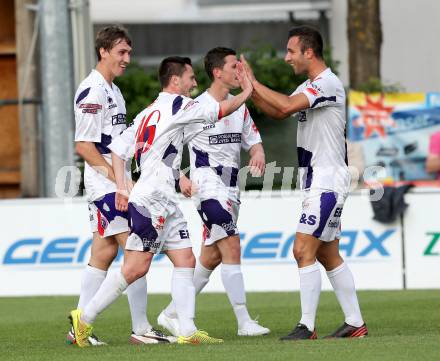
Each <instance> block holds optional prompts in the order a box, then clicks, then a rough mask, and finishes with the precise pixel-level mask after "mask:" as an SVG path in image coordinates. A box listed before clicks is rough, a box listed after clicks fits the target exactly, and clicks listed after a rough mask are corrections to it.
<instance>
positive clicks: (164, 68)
mask: <svg viewBox="0 0 440 361" xmlns="http://www.w3.org/2000/svg"><path fill="white" fill-rule="evenodd" d="M185 65H189V66H192V63H191V59H190V58H187V57H182V56H169V57H168V58H165V59H163V60H162V61H161V63H160V66H159V82H160V85H161V86H162V89H163V88H166V87H167V86H168V84H169V83H170V80H171V77H172V76H173V75H177V76H182V74H183V73H184V71H185V69H186V68H185Z"/></svg>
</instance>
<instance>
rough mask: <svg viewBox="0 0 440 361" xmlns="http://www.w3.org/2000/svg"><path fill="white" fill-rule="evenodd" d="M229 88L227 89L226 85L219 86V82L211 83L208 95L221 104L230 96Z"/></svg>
mask: <svg viewBox="0 0 440 361" xmlns="http://www.w3.org/2000/svg"><path fill="white" fill-rule="evenodd" d="M229 90H230V89H228V88H226V87H225V86H224V85H222V84H219V83H217V82H215V81H214V82H213V83H211V85H210V87H209V88H208V93H209V94H210V95H211V96H212V97H213V98H214V99H215V100H217V101H218V102H221V101H223V100H225V99H227V98H228V94H229Z"/></svg>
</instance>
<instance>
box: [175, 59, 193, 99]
mask: <svg viewBox="0 0 440 361" xmlns="http://www.w3.org/2000/svg"><path fill="white" fill-rule="evenodd" d="M196 86H197V81H196V76H195V74H194V70H193V68H192V66H191V65H188V64H185V71H184V72H183V74H182V76H180V77H179V90H180V94H182V95H185V96H187V97H189V96H190V95H191V92H192V91H193V90H194V88H195V87H196Z"/></svg>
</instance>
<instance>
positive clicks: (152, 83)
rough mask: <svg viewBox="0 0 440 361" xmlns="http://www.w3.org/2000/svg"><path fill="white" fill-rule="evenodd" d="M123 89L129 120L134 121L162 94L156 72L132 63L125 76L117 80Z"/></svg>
mask: <svg viewBox="0 0 440 361" xmlns="http://www.w3.org/2000/svg"><path fill="white" fill-rule="evenodd" d="M115 84H116V85H117V86H118V87H119V88H120V89H121V92H122V94H123V95H124V99H125V102H126V107H127V120H128V122H131V121H133V119H134V118H135V116H136V114H138V113H139V112H140V111H141V110H142V109H144V108H146V107H147V106H148V105H150V104H151V103H152V102H153V101H154V99H156V97H157V95H158V94H159V92H160V84H159V80H158V78H157V73H156V71H152V70H150V71H145V70H144V69H143V68H142V67H141V66H140V65H139V64H137V63H132V64H130V65H129V66H128V68H127V71H126V72H125V74H124V75H123V76H121V77H119V78H116V79H115Z"/></svg>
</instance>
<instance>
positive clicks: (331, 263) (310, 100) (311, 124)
mask: <svg viewBox="0 0 440 361" xmlns="http://www.w3.org/2000/svg"><path fill="white" fill-rule="evenodd" d="M242 61H243V63H244V67H245V69H246V73H247V75H248V76H249V78H250V79H251V81H252V85H253V88H254V92H253V95H252V100H253V101H254V103H255V104H256V105H257V106H258V107H259V108H260V109H262V110H263V111H264V112H265V113H266V114H268V115H269V116H270V117H272V118H275V119H284V118H287V117H289V116H290V115H292V114H294V113H298V122H299V123H298V134H297V146H298V149H297V151H298V163H299V167H300V168H299V178H300V188H301V190H302V191H303V196H304V199H303V203H302V212H301V216H300V219H299V223H298V227H297V232H296V239H295V244H294V248H293V254H294V257H295V260H296V262H297V264H298V270H299V278H300V298H301V311H302V316H301V320H300V321H299V323H298V324H297V325H296V327H295V328H294V329H293V330H292V331H291V332H290V333H289V334H288V335H286V336H284V337H282V338H281V340H301V339H315V338H316V331H315V316H316V309H317V307H318V301H319V295H320V292H321V272H320V269H319V264H318V262H319V263H321V264H322V265H323V266H324V268H325V269H326V271H327V276H328V278H329V280H330V283H331V284H332V286H333V289H334V291H335V293H336V296H337V299H338V301H339V304H340V306H341V308H342V311H343V312H344V315H345V322H344V324H343V325H342V326H341V327H339V328H338V329H337V330H336V331H335V332H334V333H333V334H331V335H330V336H329V337H363V336H366V335H367V334H368V330H367V327H366V325H365V323H364V321H363V319H362V315H361V312H360V309H359V303H358V299H357V296H356V290H355V285H354V281H353V276H352V274H351V271H350V269H349V268H348V266H347V264H346V263H345V262H344V260H343V259H342V257H341V255H340V254H339V237H340V217H341V214H342V208H343V206H344V202H345V199H346V197H347V195H348V191H349V186H350V175H349V172H348V167H347V157H346V147H345V92H344V88H343V86H342V83H341V81H340V80H339V79H338V77H337V76H336V75H335V74H334V73H333V72H332V71H331V69H330V68H328V67H327V66H326V64H325V62H324V59H323V41H322V37H321V35H320V34H319V32H318V31H316V30H315V29H313V28H310V27H307V26H301V27H296V28H293V29H291V30H290V32H289V38H288V43H287V54H286V56H285V61H286V62H287V63H288V64H289V65H291V66H292V67H293V70H294V72H295V73H296V74H306V75H307V77H308V79H307V80H306V81H305V82H304V83H303V84H301V85H300V86H299V87H298V88H297V89H296V90H295V91H294V93H293V94H292V95H291V96H287V95H284V94H280V93H277V92H275V91H273V90H271V89H269V88H267V87H266V86H264V85H262V84H261V83H259V82H258V80H257V79H255V76H254V75H253V73H252V70H251V68H250V67H249V65H248V64H247V63H246V61H245V59H244V57H243V58H242ZM317 261H318V262H317Z"/></svg>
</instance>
